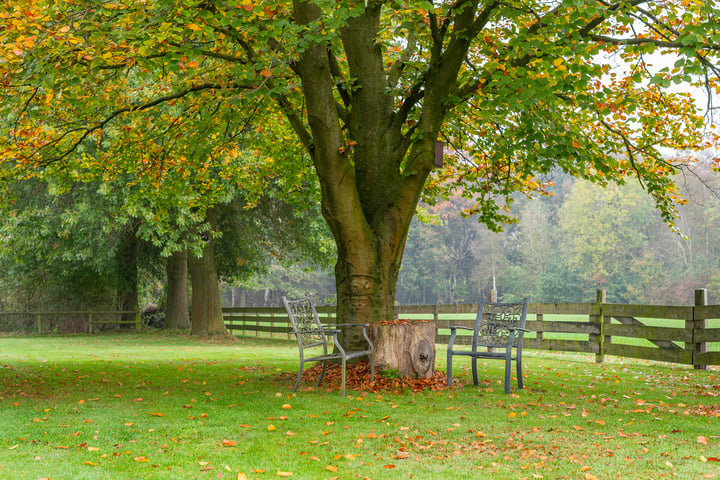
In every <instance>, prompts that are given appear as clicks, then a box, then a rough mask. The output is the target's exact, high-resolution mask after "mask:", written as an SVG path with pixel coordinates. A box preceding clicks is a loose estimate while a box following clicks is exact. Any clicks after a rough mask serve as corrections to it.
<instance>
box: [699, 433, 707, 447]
mask: <svg viewBox="0 0 720 480" xmlns="http://www.w3.org/2000/svg"><path fill="white" fill-rule="evenodd" d="M697 441H698V443H702V444H703V445H707V444H708V439H707V437H706V436H704V435H698V437H697Z"/></svg>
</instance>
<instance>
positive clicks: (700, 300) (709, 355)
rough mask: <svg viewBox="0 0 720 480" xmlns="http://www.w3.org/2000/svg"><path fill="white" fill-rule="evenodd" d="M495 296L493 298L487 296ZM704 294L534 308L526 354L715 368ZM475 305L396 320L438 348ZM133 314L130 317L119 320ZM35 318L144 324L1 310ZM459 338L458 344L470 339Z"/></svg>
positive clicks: (270, 330)
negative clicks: (678, 299) (428, 326)
mask: <svg viewBox="0 0 720 480" xmlns="http://www.w3.org/2000/svg"><path fill="white" fill-rule="evenodd" d="M491 295H492V293H491ZM706 299H707V293H706V290H705V289H698V290H696V291H695V304H694V305H691V306H665V305H626V304H614V303H607V302H606V296H605V291H603V290H598V292H597V299H596V301H595V302H594V303H531V304H530V305H529V308H528V321H527V328H528V329H530V330H532V331H533V333H530V334H527V335H526V336H525V340H524V349H525V350H544V351H558V352H582V353H591V354H595V360H596V362H598V363H601V362H603V360H604V358H605V355H613V356H619V357H630V358H638V359H646V360H654V361H661V362H670V363H678V364H685V365H693V366H694V367H695V368H698V369H702V368H706V367H707V366H708V365H720V305H707V300H706ZM477 308H478V305H477V304H455V305H405V306H397V307H396V313H397V316H398V318H407V319H411V320H433V321H434V322H435V325H436V328H437V332H436V333H437V335H436V344H438V345H446V344H447V342H448V338H449V329H448V327H449V326H450V325H464V326H469V327H472V325H473V322H474V318H475V313H476V312H477ZM317 310H318V314H319V315H320V317H321V321H322V322H323V323H325V324H329V325H332V324H333V323H335V307H334V306H319V307H317ZM127 314H132V315H133V320H123V319H122V318H123V315H127ZM17 316H23V318H25V319H33V321H34V324H35V329H36V331H37V332H38V333H50V332H51V331H52V330H53V325H52V324H53V321H57V319H58V318H62V317H69V316H72V317H75V318H82V319H83V321H85V322H86V324H87V331H88V333H93V331H94V327H96V326H98V325H105V324H115V325H122V324H130V325H134V327H135V329H136V330H140V329H141V326H142V322H141V318H140V315H139V314H138V313H137V312H119V311H111V312H107V311H104V312H100V311H97V312H91V311H84V312H25V313H17V312H13V313H2V312H0V321H2V320H3V318H12V317H17ZM223 316H224V318H225V325H226V327H227V328H228V330H230V331H231V332H237V333H238V334H240V335H255V336H269V337H276V336H281V337H284V338H288V339H289V338H291V337H290V332H291V329H290V322H289V319H288V317H287V313H286V312H285V309H284V308H282V307H241V308H224V309H223ZM468 340H469V337H466V338H463V337H461V336H459V337H458V338H457V340H456V343H458V344H459V343H464V342H468Z"/></svg>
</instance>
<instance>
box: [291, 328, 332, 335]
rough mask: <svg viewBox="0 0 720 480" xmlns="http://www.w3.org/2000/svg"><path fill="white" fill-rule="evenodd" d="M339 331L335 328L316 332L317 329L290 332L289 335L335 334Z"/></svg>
mask: <svg viewBox="0 0 720 480" xmlns="http://www.w3.org/2000/svg"><path fill="white" fill-rule="evenodd" d="M339 331H340V330H339V329H337V328H323V329H322V330H318V329H315V330H292V331H291V332H290V333H296V334H297V333H299V334H304V333H337V332H339Z"/></svg>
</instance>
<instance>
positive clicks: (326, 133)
mask: <svg viewBox="0 0 720 480" xmlns="http://www.w3.org/2000/svg"><path fill="white" fill-rule="evenodd" d="M293 8H294V13H295V21H296V22H297V23H298V24H300V25H311V24H312V23H313V22H316V21H317V20H319V19H321V18H322V11H321V9H320V8H319V7H318V5H317V4H315V3H314V2H309V1H303V0H296V1H294V2H293ZM382 9H383V7H382V5H381V4H380V3H367V4H366V7H365V9H364V10H362V13H361V14H359V15H357V16H353V17H352V18H349V19H348V21H347V23H346V25H344V26H343V28H342V29H341V40H342V44H343V47H344V50H345V53H346V55H347V60H348V67H349V77H350V78H353V88H352V89H349V90H347V91H345V92H344V93H345V95H344V96H343V99H342V100H343V102H344V105H345V106H349V107H351V108H345V109H343V108H338V107H339V105H338V99H337V96H336V94H335V89H336V85H337V78H336V77H335V76H334V75H335V74H337V73H338V72H337V70H336V65H334V64H333V63H332V62H331V61H330V57H332V55H328V53H329V52H328V46H327V44H326V43H325V42H324V41H319V40H317V39H316V38H312V36H311V34H309V33H308V41H309V45H308V47H307V48H306V49H304V50H303V51H302V52H301V53H300V55H299V58H298V60H297V62H296V63H295V67H296V70H297V72H298V73H299V75H300V78H301V80H302V84H303V94H304V96H305V100H306V101H305V104H306V108H307V119H308V123H309V126H310V132H307V131H306V130H305V129H304V126H302V125H301V123H302V122H301V119H300V118H298V117H297V116H296V115H295V114H294V112H292V111H289V110H287V109H284V110H285V111H286V113H287V114H288V119H289V120H290V123H291V124H292V125H293V127H294V128H295V130H296V132H297V133H298V135H299V138H300V140H301V141H302V142H303V144H304V145H305V146H306V147H307V148H308V152H309V153H310V155H311V157H312V160H313V164H314V166H315V170H316V172H317V175H318V178H319V181H320V188H321V193H322V213H323V217H324V218H325V220H326V221H327V223H328V225H329V226H330V229H331V230H332V233H333V236H334V238H335V242H336V245H337V253H338V257H337V263H336V265H335V281H336V284H337V298H338V302H337V319H338V323H365V324H367V323H374V322H379V321H383V320H384V321H390V320H392V319H394V318H395V312H394V305H395V291H396V285H397V278H398V272H399V271H400V262H401V260H402V255H403V251H404V248H405V241H406V239H407V233H408V229H409V226H410V221H411V220H412V217H413V215H414V213H415V208H416V206H417V203H418V201H419V198H420V194H421V192H422V189H423V185H424V184H425V181H426V179H427V178H428V175H429V173H430V171H431V169H432V168H433V163H434V159H435V141H436V139H437V137H438V132H439V131H440V125H441V124H442V117H443V115H444V113H443V112H444V107H443V104H442V101H440V99H439V97H438V98H436V97H437V95H430V93H431V92H432V91H433V88H430V89H427V90H425V91H424V97H423V104H424V109H423V114H422V115H421V118H420V120H419V121H418V125H417V126H416V128H417V132H418V134H419V135H417V137H416V138H413V137H412V136H411V135H406V132H405V131H404V129H405V128H406V127H407V126H406V124H405V119H406V118H407V117H406V116H405V115H406V113H407V112H403V113H402V114H399V115H398V114H397V112H395V111H394V110H393V108H394V106H395V101H396V99H395V97H394V96H393V94H392V93H388V92H389V89H388V81H387V80H388V79H387V77H386V73H387V72H386V65H385V63H384V59H383V55H382V51H383V49H382V47H381V46H380V45H379V44H378V43H377V34H378V28H379V19H380V15H381V13H382ZM313 28H314V27H313ZM311 30H312V29H310V28H308V29H307V31H308V32H310V31H311ZM437 68H438V69H439V66H438V67H437ZM438 72H440V75H438V74H437V73H438ZM446 73H448V72H446V71H445V70H442V71H440V70H437V71H435V69H433V71H432V72H429V73H428V76H429V77H431V78H435V77H438V78H440V77H442V76H443V75H445V74H446ZM440 94H441V95H440V97H442V92H440ZM281 107H282V105H281ZM341 117H342V118H341ZM340 341H341V343H342V344H343V346H348V347H349V348H362V345H363V344H364V339H363V338H362V335H361V330H360V329H359V328H353V329H346V330H343V334H342V335H341V339H340Z"/></svg>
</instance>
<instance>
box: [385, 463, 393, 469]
mask: <svg viewBox="0 0 720 480" xmlns="http://www.w3.org/2000/svg"><path fill="white" fill-rule="evenodd" d="M383 468H385V469H388V470H390V469H392V468H395V465H393V464H392V463H389V464H387V465H383Z"/></svg>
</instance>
